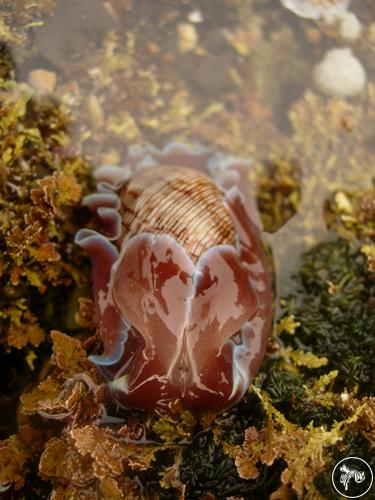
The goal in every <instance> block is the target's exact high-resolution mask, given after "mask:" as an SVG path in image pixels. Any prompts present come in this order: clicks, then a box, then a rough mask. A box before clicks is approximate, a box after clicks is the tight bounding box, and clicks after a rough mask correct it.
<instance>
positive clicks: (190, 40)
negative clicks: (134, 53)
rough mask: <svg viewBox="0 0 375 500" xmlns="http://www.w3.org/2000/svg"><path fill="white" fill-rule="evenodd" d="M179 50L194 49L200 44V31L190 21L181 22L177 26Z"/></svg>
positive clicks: (183, 51) (187, 50) (188, 50)
mask: <svg viewBox="0 0 375 500" xmlns="http://www.w3.org/2000/svg"><path fill="white" fill-rule="evenodd" d="M177 37H178V38H177V44H178V50H179V51H180V52H182V53H185V52H190V51H192V50H194V49H195V48H196V46H197V44H198V33H197V30H196V29H195V26H194V25H193V24H190V23H180V24H179V25H178V26H177Z"/></svg>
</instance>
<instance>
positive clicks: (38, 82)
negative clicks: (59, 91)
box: [28, 69, 57, 94]
mask: <svg viewBox="0 0 375 500" xmlns="http://www.w3.org/2000/svg"><path fill="white" fill-rule="evenodd" d="M56 79H57V78H56V73H54V72H53V71H48V70H46V69H34V70H33V71H30V73H29V78H28V80H29V83H30V85H31V86H32V87H33V88H34V89H35V90H36V91H37V92H39V93H40V94H52V92H53V91H54V90H55V86H56Z"/></svg>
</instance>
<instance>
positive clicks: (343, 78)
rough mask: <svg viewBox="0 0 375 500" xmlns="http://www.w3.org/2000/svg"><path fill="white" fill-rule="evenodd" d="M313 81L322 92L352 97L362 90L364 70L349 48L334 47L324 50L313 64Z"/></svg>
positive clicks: (335, 95)
mask: <svg viewBox="0 0 375 500" xmlns="http://www.w3.org/2000/svg"><path fill="white" fill-rule="evenodd" d="M314 83H315V85H316V87H317V88H318V89H319V90H320V91H321V92H323V94H326V95H329V96H333V97H342V98H345V97H353V96H355V95H358V94H360V93H361V92H362V91H363V90H364V88H365V85H366V72H365V70H364V68H363V66H362V63H361V62H360V61H359V60H358V59H357V58H356V57H355V56H354V55H353V54H352V51H351V49H349V48H335V49H331V50H329V51H328V52H326V53H325V55H324V57H323V60H322V61H321V62H320V63H318V64H317V65H316V66H315V69H314Z"/></svg>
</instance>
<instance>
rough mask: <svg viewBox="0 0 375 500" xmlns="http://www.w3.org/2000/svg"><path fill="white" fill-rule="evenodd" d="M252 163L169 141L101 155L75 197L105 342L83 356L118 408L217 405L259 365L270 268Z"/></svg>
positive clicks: (268, 312)
mask: <svg viewBox="0 0 375 500" xmlns="http://www.w3.org/2000/svg"><path fill="white" fill-rule="evenodd" d="M248 168H249V163H248V162H246V161H244V160H241V159H237V158H234V157H229V156H225V155H222V154H218V153H216V154H214V153H212V152H211V151H209V150H207V149H204V148H194V149H191V148H190V147H187V146H185V145H182V144H178V143H173V144H170V145H169V146H167V147H165V148H164V149H163V150H158V149H155V148H153V147H144V148H133V149H131V150H130V151H129V154H128V157H127V159H126V161H125V162H124V166H123V167H118V166H116V167H114V166H104V167H100V168H99V169H97V170H96V171H95V173H94V176H95V178H96V180H97V182H98V184H97V192H96V193H94V194H90V195H89V196H87V197H86V198H85V199H84V204H85V205H87V206H88V207H89V208H90V209H91V210H92V211H93V212H94V213H95V214H96V216H97V219H98V225H99V232H96V231H93V230H90V229H81V230H80V231H79V232H78V233H77V235H76V242H77V243H78V244H79V245H80V246H81V247H83V248H84V249H85V250H86V252H87V253H88V255H89V257H90V259H91V263H92V273H93V285H94V293H95V304H96V314H97V319H98V325H99V326H98V328H99V332H100V336H101V338H102V341H103V346H104V349H103V353H102V354H101V355H97V356H92V357H91V360H92V361H93V362H94V363H95V365H96V366H97V367H98V368H99V369H100V371H101V373H102V374H103V376H104V377H105V379H106V380H107V381H108V387H109V389H110V391H111V394H112V396H113V399H114V400H115V401H116V402H117V403H118V404H119V405H120V406H122V407H124V408H138V409H148V410H168V407H169V406H170V403H171V402H173V401H175V400H180V401H181V403H182V405H183V407H184V408H186V409H189V410H191V411H195V412H200V411H203V410H214V411H220V410H224V409H226V408H229V407H230V406H232V405H233V404H235V403H236V402H238V401H239V400H240V399H241V397H242V396H243V395H244V393H245V392H246V391H247V389H248V387H249V384H250V382H251V380H252V379H253V377H254V376H255V374H256V373H257V372H258V370H259V367H260V365H261V362H262V360H263V357H264V353H265V349H266V343H267V337H268V334H269V331H270V328H271V317H272V293H271V279H270V273H269V271H268V267H267V261H266V256H265V252H264V250H263V247H262V242H261V232H260V228H259V218H258V216H257V211H256V208H255V205H254V200H253V198H252V196H251V195H250V193H251V189H250V185H249V180H248Z"/></svg>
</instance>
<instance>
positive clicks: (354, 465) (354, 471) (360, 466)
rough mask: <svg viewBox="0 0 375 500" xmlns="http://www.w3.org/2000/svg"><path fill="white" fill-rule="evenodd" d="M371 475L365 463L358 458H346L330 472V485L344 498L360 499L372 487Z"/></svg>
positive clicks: (369, 468) (370, 470)
mask: <svg viewBox="0 0 375 500" xmlns="http://www.w3.org/2000/svg"><path fill="white" fill-rule="evenodd" d="M372 483H373V473H372V469H371V467H370V466H369V464H368V463H367V462H365V461H364V460H363V459H362V458H358V457H347V458H344V459H343V460H340V462H338V463H337V464H336V465H335V467H334V469H333V471H332V484H333V487H334V488H335V490H336V491H337V493H339V494H340V495H342V496H343V497H345V498H360V497H362V496H363V495H365V494H366V493H367V492H368V491H369V490H370V489H371V487H372Z"/></svg>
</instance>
